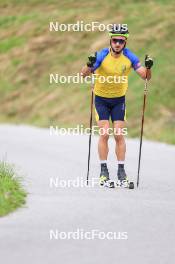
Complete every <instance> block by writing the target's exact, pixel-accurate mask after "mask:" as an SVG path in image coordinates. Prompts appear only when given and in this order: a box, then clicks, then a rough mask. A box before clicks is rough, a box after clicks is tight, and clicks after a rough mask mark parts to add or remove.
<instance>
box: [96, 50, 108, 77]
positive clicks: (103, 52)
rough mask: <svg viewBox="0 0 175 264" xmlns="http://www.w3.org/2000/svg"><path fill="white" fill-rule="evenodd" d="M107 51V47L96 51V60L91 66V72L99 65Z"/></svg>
mask: <svg viewBox="0 0 175 264" xmlns="http://www.w3.org/2000/svg"><path fill="white" fill-rule="evenodd" d="M108 53H109V49H108V48H104V49H102V50H100V51H97V60H96V62H95V64H94V66H93V68H92V72H94V71H95V70H96V69H97V68H99V67H100V65H101V63H102V61H103V60H104V58H105V57H106V56H107V55H108Z"/></svg>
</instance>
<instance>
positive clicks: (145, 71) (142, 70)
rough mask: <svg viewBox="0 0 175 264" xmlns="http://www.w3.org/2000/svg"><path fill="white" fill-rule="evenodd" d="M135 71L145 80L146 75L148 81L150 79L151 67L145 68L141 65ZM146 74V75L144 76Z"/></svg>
mask: <svg viewBox="0 0 175 264" xmlns="http://www.w3.org/2000/svg"><path fill="white" fill-rule="evenodd" d="M136 72H137V73H138V75H139V76H140V77H141V78H142V79H143V80H145V79H146V77H147V79H148V81H149V80H150V79H151V69H147V68H145V67H143V66H141V67H139V68H138V69H137V70H136ZM146 75H147V76H146Z"/></svg>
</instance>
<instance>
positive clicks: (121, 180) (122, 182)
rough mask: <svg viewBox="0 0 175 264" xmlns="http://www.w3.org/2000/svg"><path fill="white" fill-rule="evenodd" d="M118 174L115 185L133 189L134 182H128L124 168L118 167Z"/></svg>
mask: <svg viewBox="0 0 175 264" xmlns="http://www.w3.org/2000/svg"><path fill="white" fill-rule="evenodd" d="M117 176H118V181H117V184H116V185H117V187H122V188H129V189H134V183H133V182H129V179H128V177H127V175H126V172H125V169H124V168H119V169H118V172H117Z"/></svg>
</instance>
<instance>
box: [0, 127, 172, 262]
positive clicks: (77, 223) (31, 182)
mask: <svg viewBox="0 0 175 264" xmlns="http://www.w3.org/2000/svg"><path fill="white" fill-rule="evenodd" d="M96 146H97V137H95V136H94V137H93V139H92V158H91V173H90V177H91V178H92V177H98V175H99V164H98V157H97V149H96ZM87 147H88V137H87V136H54V135H53V136H50V134H49V130H48V129H38V128H32V127H28V126H10V125H1V126H0V157H1V159H6V160H7V161H8V162H11V163H15V164H16V166H17V168H18V170H19V171H21V172H22V174H23V175H24V184H25V188H26V189H27V191H28V192H29V195H28V199H27V205H26V207H25V208H22V209H19V210H17V211H16V212H15V213H12V214H10V215H8V216H6V217H3V218H1V219H0V261H1V263H4V264H12V263H13V264H23V263H25V264H29V263H32V264H33V263H34V264H35V263H36V264H52V263H53V264H54V263H57V264H58V263H60V264H67V263H70V264H74V263H77V264H91V263H94V264H97V263H100V264H104V263H111V264H116V263H119V264H137V263H142V264H155V263H158V264H166V263H167V264H173V263H175V250H174V245H175V190H174V188H175V173H174V171H175V146H170V145H166V144H161V143H154V142H149V141H145V140H144V142H143V153H142V164H141V181H140V188H139V189H135V190H118V189H112V190H111V189H102V188H99V187H98V186H97V185H95V186H94V187H92V186H91V187H90V188H87V187H75V186H73V183H72V182H70V180H75V182H76V181H78V180H77V179H81V178H82V179H85V178H86V168H87ZM138 148H139V142H138V140H127V160H126V170H127V173H128V175H129V177H130V180H134V181H136V174H137V173H136V172H137V159H138ZM108 163H109V171H110V175H111V178H112V179H115V177H116V171H117V162H116V160H115V156H114V141H113V139H112V138H111V139H110V153H109V162H108ZM56 181H57V182H56ZM75 182H74V184H75ZM53 183H57V184H59V186H56V184H55V185H54V184H53ZM60 185H61V186H60ZM65 185H66V186H65ZM68 186H69V187H68ZM94 230H96V231H94ZM75 231H76V232H77V233H78V232H81V235H82V236H85V234H87V233H86V232H90V235H91V234H92V233H93V232H96V234H97V233H98V235H99V234H101V237H100V238H101V239H100V238H99V237H98V235H96V236H95V238H94V239H87V238H86V239H73V237H72V236H73V235H72V233H70V232H75ZM109 231H111V232H112V233H111V234H114V233H115V234H116V236H115V238H116V239H107V238H106V239H102V238H104V236H103V235H105V236H107V234H109V233H108V232H109ZM59 232H61V233H59ZM100 232H101V233H100ZM102 232H104V233H102ZM77 233H74V236H75V237H74V238H77V237H76V235H77ZM68 237H69V238H70V239H68ZM61 238H62V239H61ZM91 238H92V237H91ZM108 238H109V237H108ZM119 238H120V239H119ZM121 238H123V239H121Z"/></svg>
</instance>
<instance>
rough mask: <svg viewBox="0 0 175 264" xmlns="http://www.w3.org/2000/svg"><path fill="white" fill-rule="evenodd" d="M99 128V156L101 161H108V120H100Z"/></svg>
mask: <svg viewBox="0 0 175 264" xmlns="http://www.w3.org/2000/svg"><path fill="white" fill-rule="evenodd" d="M97 124H98V127H99V132H100V135H99V141H98V154H99V159H100V160H101V161H104V160H107V157H108V152H109V148H108V139H109V133H108V129H109V121H108V120H100V121H98V122H97Z"/></svg>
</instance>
